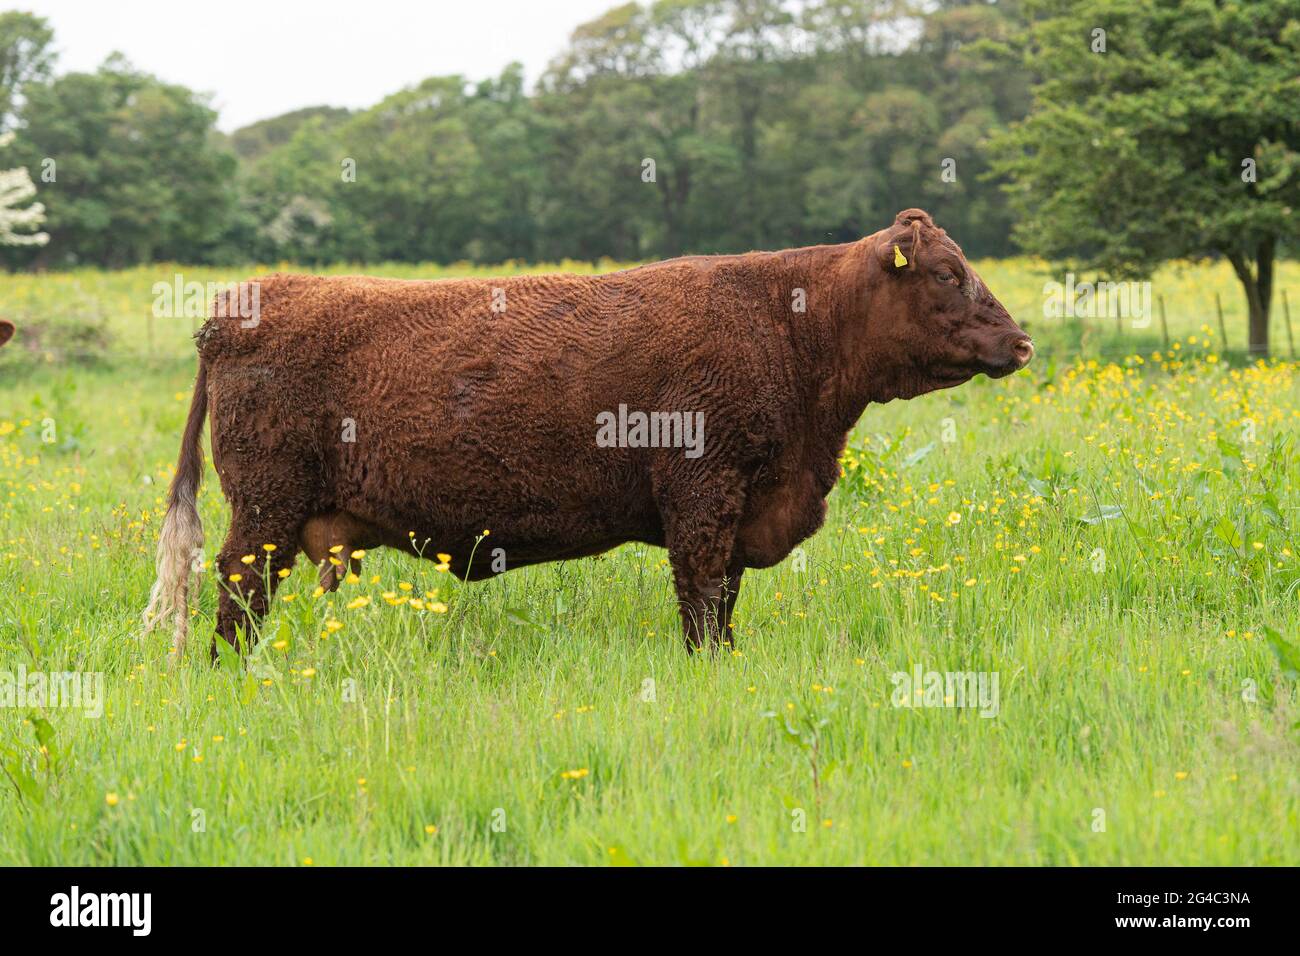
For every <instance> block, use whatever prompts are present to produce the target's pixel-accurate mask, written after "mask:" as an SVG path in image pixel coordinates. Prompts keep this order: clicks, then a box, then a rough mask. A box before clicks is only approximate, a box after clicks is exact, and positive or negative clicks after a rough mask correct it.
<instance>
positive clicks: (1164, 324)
mask: <svg viewBox="0 0 1300 956" xmlns="http://www.w3.org/2000/svg"><path fill="white" fill-rule="evenodd" d="M1156 301H1157V302H1159V303H1160V338H1161V339H1163V340H1164V343H1165V351H1166V352H1168V351H1169V323H1168V321H1166V319H1165V297H1164V296H1163V295H1160V296H1156Z"/></svg>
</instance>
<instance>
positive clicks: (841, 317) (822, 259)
mask: <svg viewBox="0 0 1300 956" xmlns="http://www.w3.org/2000/svg"><path fill="white" fill-rule="evenodd" d="M870 248H871V237H868V238H867V239H865V240H861V241H859V242H853V243H844V244H842V245H834V246H813V247H811V248H808V249H796V250H792V251H790V252H789V253H786V254H785V255H786V256H787V264H788V268H789V270H790V275H789V277H788V280H787V281H789V282H790V284H791V285H792V286H795V287H800V288H805V289H807V292H808V295H807V299H808V311H807V315H806V316H801V315H795V316H793V321H792V323H791V328H792V336H791V337H792V341H793V343H794V352H795V360H796V362H798V363H799V368H800V370H801V373H802V374H801V375H800V376H799V377H800V379H801V380H802V381H803V382H805V383H806V385H805V387H807V388H809V389H810V390H811V391H810V393H809V394H808V395H807V399H808V401H809V402H810V403H811V405H812V406H813V411H814V420H815V421H816V423H817V424H816V426H815V427H816V430H817V431H818V433H819V436H820V437H821V438H822V439H823V440H822V441H821V442H820V444H825V445H834V446H835V448H836V451H837V452H838V450H839V449H840V448H841V447H842V445H843V441H844V437H845V436H846V435H847V433H848V432H849V430H850V429H852V428H853V426H854V424H855V423H856V422H857V420H858V419H859V418H860V417H861V416H862V413H863V411H865V409H866V407H867V405H868V404H870V403H871V402H887V401H889V400H891V399H893V398H896V397H899V396H900V395H902V394H905V393H906V388H907V383H906V382H904V381H903V380H902V377H901V374H900V372H901V370H900V369H897V368H895V366H896V365H897V361H896V359H893V358H891V357H889V356H886V355H885V354H884V353H883V350H881V349H880V348H879V347H877V344H876V343H874V342H873V341H872V339H871V335H870V331H871V327H870V324H869V323H868V320H867V317H868V315H869V313H870V310H871V300H872V298H873V297H874V296H876V295H878V294H881V289H880V286H879V280H880V278H881V274H880V273H879V272H878V271H877V270H875V269H872V268H871V263H870V260H869V259H868V256H869V251H868V250H869V249H870Z"/></svg>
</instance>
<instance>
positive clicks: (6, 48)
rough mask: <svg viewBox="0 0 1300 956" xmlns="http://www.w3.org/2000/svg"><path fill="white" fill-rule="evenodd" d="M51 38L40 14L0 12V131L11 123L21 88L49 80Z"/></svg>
mask: <svg viewBox="0 0 1300 956" xmlns="http://www.w3.org/2000/svg"><path fill="white" fill-rule="evenodd" d="M53 41H54V31H53V30H52V29H50V25H49V24H48V23H47V22H46V21H45V20H43V19H41V18H40V17H37V16H33V15H32V14H30V13H19V12H17V11H14V10H9V11H6V12H4V13H0V132H4V131H5V130H7V129H10V128H11V127H12V126H13V120H14V118H15V117H14V114H15V112H16V110H17V109H18V107H19V106H20V105H21V103H22V93H23V88H24V87H26V86H28V85H30V84H40V83H44V82H46V81H47V80H48V79H49V77H50V71H51V69H52V68H53V66H54V51H53V50H52V49H51V47H50V44H51V43H53Z"/></svg>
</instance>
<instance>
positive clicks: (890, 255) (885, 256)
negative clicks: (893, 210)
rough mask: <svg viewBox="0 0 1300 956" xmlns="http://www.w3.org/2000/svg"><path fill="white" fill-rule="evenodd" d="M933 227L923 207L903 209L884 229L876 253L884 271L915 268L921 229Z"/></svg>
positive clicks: (932, 222)
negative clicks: (892, 222) (891, 223)
mask: <svg viewBox="0 0 1300 956" xmlns="http://www.w3.org/2000/svg"><path fill="white" fill-rule="evenodd" d="M927 228H929V229H933V228H934V221H933V220H932V219H931V218H930V215H929V213H927V212H926V211H925V210H924V209H904V210H903V211H902V212H900V213H899V214H898V216H897V217H896V218H895V219H894V224H893V225H892V226H890V227H889V228H888V229H886V230H885V234H884V236H883V237H882V239H881V242H880V246H879V248H878V250H877V251H878V253H879V255H880V264H881V265H882V266H883V267H884V268H885V271H886V272H890V271H898V270H900V269H915V268H916V256H917V253H918V252H920V249H921V230H922V229H927Z"/></svg>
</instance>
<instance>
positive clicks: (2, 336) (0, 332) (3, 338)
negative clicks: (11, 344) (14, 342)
mask: <svg viewBox="0 0 1300 956" xmlns="http://www.w3.org/2000/svg"><path fill="white" fill-rule="evenodd" d="M13 337H14V324H13V323H12V322H10V321H8V320H6V319H0V345H4V344H5V343H6V342H8V341H9V340H10V339H11V338H13Z"/></svg>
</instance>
